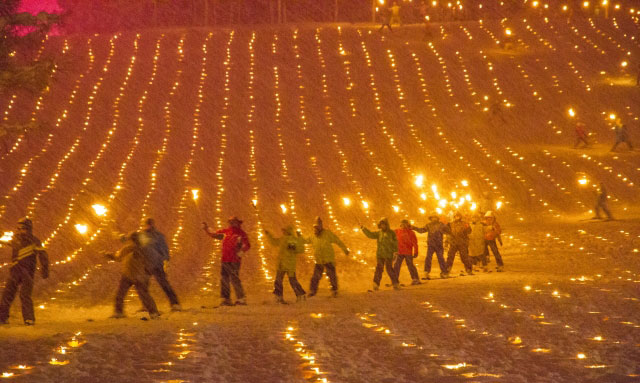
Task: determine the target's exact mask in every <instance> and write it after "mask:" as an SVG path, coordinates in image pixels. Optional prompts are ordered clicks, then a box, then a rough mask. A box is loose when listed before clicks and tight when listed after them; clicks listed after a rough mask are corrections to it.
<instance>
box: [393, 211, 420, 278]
mask: <svg viewBox="0 0 640 383" xmlns="http://www.w3.org/2000/svg"><path fill="white" fill-rule="evenodd" d="M396 237H397V238H398V256H397V257H396V263H395V264H394V265H393V270H394V271H395V273H396V275H397V278H400V268H401V267H402V262H403V261H404V262H406V263H407V268H408V269H409V273H410V274H411V279H412V282H411V284H412V285H419V284H420V276H419V275H418V270H417V269H416V266H415V265H414V264H413V258H417V257H418V238H417V237H416V233H414V232H413V230H411V224H410V223H409V221H407V220H406V219H403V220H402V221H400V228H399V229H396Z"/></svg>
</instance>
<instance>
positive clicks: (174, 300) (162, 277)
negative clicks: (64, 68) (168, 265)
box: [151, 265, 180, 306]
mask: <svg viewBox="0 0 640 383" xmlns="http://www.w3.org/2000/svg"><path fill="white" fill-rule="evenodd" d="M151 275H153V277H154V278H155V279H156V281H157V282H158V284H159V285H160V287H161V288H162V291H164V293H165V294H166V295H167V298H169V303H170V304H171V305H172V306H173V305H178V304H180V303H179V302H178V296H177V295H176V292H175V291H173V288H172V287H171V285H170V284H169V281H168V280H167V274H166V273H165V272H164V268H163V267H162V266H161V265H160V266H158V267H156V268H154V269H153V270H151Z"/></svg>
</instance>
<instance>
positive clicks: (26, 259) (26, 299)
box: [0, 218, 49, 326]
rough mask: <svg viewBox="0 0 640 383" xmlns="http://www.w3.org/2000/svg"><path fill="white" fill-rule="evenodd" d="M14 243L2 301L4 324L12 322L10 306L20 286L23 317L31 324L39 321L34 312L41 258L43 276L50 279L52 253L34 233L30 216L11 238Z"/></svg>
mask: <svg viewBox="0 0 640 383" xmlns="http://www.w3.org/2000/svg"><path fill="white" fill-rule="evenodd" d="M9 246H11V249H12V251H11V265H10V269H9V279H8V280H7V282H6V284H5V287H4V291H3V293H2V300H0V324H7V323H9V322H8V321H9V308H10V307H11V303H13V300H14V299H15V297H16V293H17V292H18V289H20V303H21V304H22V320H23V321H24V324H25V325H27V326H32V325H34V324H35V321H36V317H35V314H34V312H33V301H32V300H31V292H32V291H33V277H34V275H35V272H36V266H37V261H38V260H40V266H41V273H42V279H47V278H49V256H48V255H47V252H46V251H45V250H44V248H43V247H42V242H40V240H39V239H38V238H36V237H35V236H34V235H33V223H32V222H31V220H30V219H28V218H23V219H21V220H19V221H18V232H17V233H16V234H15V235H14V236H13V237H12V238H11V241H9Z"/></svg>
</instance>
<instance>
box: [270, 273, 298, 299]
mask: <svg viewBox="0 0 640 383" xmlns="http://www.w3.org/2000/svg"><path fill="white" fill-rule="evenodd" d="M285 274H288V275H289V284H290V285H291V288H292V289H293V292H294V293H295V294H296V297H299V296H300V295H304V294H306V292H305V291H304V289H303V288H302V286H300V282H298V278H296V273H289V272H288V271H282V270H278V272H277V273H276V281H275V282H274V286H273V293H274V294H275V295H276V296H278V297H280V298H282V295H283V290H284V286H283V285H282V280H283V279H284V275H285Z"/></svg>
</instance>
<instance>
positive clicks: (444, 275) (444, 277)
mask: <svg viewBox="0 0 640 383" xmlns="http://www.w3.org/2000/svg"><path fill="white" fill-rule="evenodd" d="M440 278H441V279H447V278H449V273H448V272H447V273H440Z"/></svg>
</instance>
